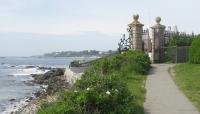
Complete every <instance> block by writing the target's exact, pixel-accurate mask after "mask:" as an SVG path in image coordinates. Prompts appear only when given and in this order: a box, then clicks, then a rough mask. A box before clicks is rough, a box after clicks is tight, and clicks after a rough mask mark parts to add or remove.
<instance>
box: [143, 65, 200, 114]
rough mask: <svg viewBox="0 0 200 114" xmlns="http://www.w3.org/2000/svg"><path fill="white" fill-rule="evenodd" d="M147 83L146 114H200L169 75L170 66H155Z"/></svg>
mask: <svg viewBox="0 0 200 114" xmlns="http://www.w3.org/2000/svg"><path fill="white" fill-rule="evenodd" d="M152 66H153V68H152V69H151V71H150V73H149V75H148V78H147V83H146V89H147V94H146V102H145V104H144V109H145V113H146V114H200V113H199V112H198V111H197V109H196V108H195V107H194V106H193V105H192V103H191V102H190V101H189V100H188V99H187V97H186V96H185V95H184V94H183V93H182V92H181V91H180V90H179V88H178V87H177V86H176V85H175V83H174V82H173V80H172V78H171V76H170V75H169V73H168V69H169V67H170V65H169V64H153V65H152Z"/></svg>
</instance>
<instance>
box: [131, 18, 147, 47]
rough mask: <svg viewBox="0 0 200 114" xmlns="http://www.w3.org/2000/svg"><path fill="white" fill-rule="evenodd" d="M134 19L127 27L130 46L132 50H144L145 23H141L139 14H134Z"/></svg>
mask: <svg viewBox="0 0 200 114" xmlns="http://www.w3.org/2000/svg"><path fill="white" fill-rule="evenodd" d="M133 19H134V21H133V22H132V23H131V24H129V25H128V26H129V28H128V29H127V30H128V32H129V38H130V45H131V46H130V48H131V49H132V50H137V51H142V34H143V26H144V25H143V24H141V23H140V22H139V21H138V19H139V15H134V16H133Z"/></svg>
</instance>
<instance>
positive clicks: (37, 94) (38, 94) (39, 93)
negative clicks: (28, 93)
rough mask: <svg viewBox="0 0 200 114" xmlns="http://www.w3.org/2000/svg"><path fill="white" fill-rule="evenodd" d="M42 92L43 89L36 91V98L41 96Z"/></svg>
mask: <svg viewBox="0 0 200 114" xmlns="http://www.w3.org/2000/svg"><path fill="white" fill-rule="evenodd" d="M41 94H42V93H41V91H38V92H36V93H34V95H35V97H36V98H38V97H40V95H41Z"/></svg>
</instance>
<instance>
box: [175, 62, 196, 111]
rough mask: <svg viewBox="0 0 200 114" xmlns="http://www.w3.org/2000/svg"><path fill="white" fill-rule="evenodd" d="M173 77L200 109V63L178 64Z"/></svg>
mask: <svg viewBox="0 0 200 114" xmlns="http://www.w3.org/2000/svg"><path fill="white" fill-rule="evenodd" d="M174 70H175V76H173V79H174V80H175V82H176V84H177V85H178V86H179V88H180V89H181V90H182V91H183V92H184V93H185V95H186V96H187V97H188V98H189V99H190V100H191V101H192V103H193V104H194V105H195V106H196V107H197V109H198V110H199V111H200V64H189V63H186V64H178V65H176V66H175V67H174Z"/></svg>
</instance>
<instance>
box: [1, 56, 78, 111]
mask: <svg viewBox="0 0 200 114" xmlns="http://www.w3.org/2000/svg"><path fill="white" fill-rule="evenodd" d="M76 59H80V58H36V57H35V58H34V57H5V58H0V114H9V113H10V112H11V111H14V110H17V109H18V108H19V107H21V106H23V105H25V104H26V102H25V101H26V100H27V99H28V98H30V97H34V93H36V92H37V91H40V90H41V89H42V87H41V85H38V84H30V83H28V82H30V81H31V80H32V79H33V78H32V77H31V74H40V73H45V72H47V71H46V70H39V67H55V68H58V67H60V68H66V67H68V66H69V63H70V62H71V61H73V60H76Z"/></svg>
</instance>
